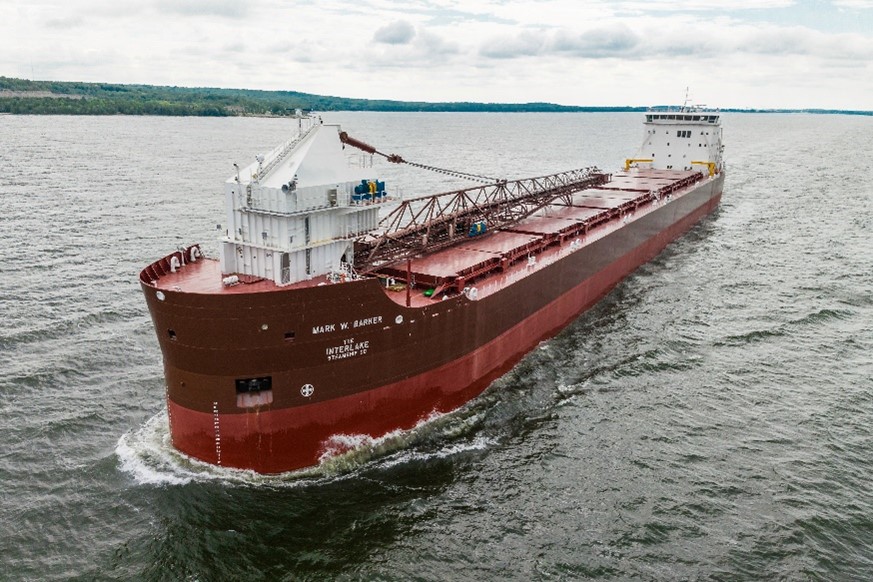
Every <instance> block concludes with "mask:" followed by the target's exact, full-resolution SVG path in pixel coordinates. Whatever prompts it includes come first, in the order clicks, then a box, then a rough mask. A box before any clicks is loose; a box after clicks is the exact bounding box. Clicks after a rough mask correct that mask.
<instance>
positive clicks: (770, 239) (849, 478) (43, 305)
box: [0, 113, 873, 580]
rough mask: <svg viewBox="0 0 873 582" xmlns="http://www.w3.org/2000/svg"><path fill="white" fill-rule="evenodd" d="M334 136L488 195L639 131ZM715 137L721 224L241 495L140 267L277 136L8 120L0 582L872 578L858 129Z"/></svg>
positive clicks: (492, 120) (869, 211) (628, 124)
mask: <svg viewBox="0 0 873 582" xmlns="http://www.w3.org/2000/svg"><path fill="white" fill-rule="evenodd" d="M324 117H325V121H326V122H341V123H342V124H343V126H344V129H346V130H348V131H349V132H350V133H351V134H352V135H355V136H357V137H359V138H361V139H364V140H365V141H369V142H371V143H373V144H374V145H377V146H378V147H380V149H383V150H384V151H390V152H396V153H399V154H401V155H403V156H404V157H405V158H406V159H409V160H413V161H418V162H422V163H426V164H432V165H435V166H444V167H449V168H455V169H460V170H465V171H470V172H474V173H481V174H485V175H489V176H497V177H507V178H512V177H524V176H531V175H538V174H544V173H548V172H554V171H560V170H565V169H571V168H577V167H584V166H588V165H598V166H600V167H601V168H604V169H608V170H611V169H615V168H617V167H618V166H619V163H620V161H621V160H622V159H623V158H624V157H627V156H629V155H632V154H634V153H635V149H636V146H637V145H638V143H639V141H640V140H641V138H642V132H643V131H642V116H641V115H639V114H581V115H575V114H555V115H552V114H509V115H507V114H378V113H337V114H329V115H325V116H324ZM723 117H724V128H725V129H724V132H725V141H726V156H727V159H728V162H729V174H728V178H727V182H726V187H725V194H724V198H723V200H722V206H721V208H720V209H719V210H718V211H717V212H716V213H715V214H714V215H712V216H711V217H709V218H708V219H706V220H705V221H704V222H702V223H701V224H700V225H698V226H697V227H696V228H695V229H694V230H693V231H691V232H690V233H689V234H688V235H686V236H685V237H684V238H682V239H680V240H679V241H677V242H675V243H674V244H672V245H671V246H670V247H668V249H667V250H666V251H665V252H664V253H663V254H662V255H660V256H659V257H658V258H656V259H655V260H654V261H653V262H651V263H650V264H648V265H645V266H643V267H642V268H641V269H640V270H639V271H637V272H636V273H635V274H634V275H633V276H631V277H630V278H629V279H627V280H626V281H625V282H624V283H623V284H622V285H620V286H619V287H618V288H616V289H615V290H614V291H613V292H612V293H611V294H610V295H608V296H607V297H606V298H605V299H604V300H603V301H602V302H601V303H600V304H598V305H597V306H596V307H594V308H593V309H592V310H590V311H589V312H588V313H586V314H585V315H583V316H582V317H581V318H580V319H579V320H578V321H576V322H575V323H574V324H572V325H571V326H570V327H569V328H567V329H566V330H565V331H564V332H563V333H561V334H560V335H559V336H558V337H556V338H554V339H553V340H551V341H549V342H545V343H543V344H541V345H540V346H539V347H538V348H537V349H536V350H535V351H534V352H532V353H531V354H530V355H529V356H528V357H527V358H526V359H525V360H524V361H523V362H522V363H521V364H519V365H518V366H517V367H516V368H515V369H514V370H513V371H512V372H510V373H509V374H507V375H506V376H505V377H503V378H502V379H500V380H498V381H497V382H496V383H495V384H494V385H493V386H492V387H491V388H490V389H489V390H488V391H487V392H486V393H485V394H484V395H483V396H482V397H480V398H479V399H477V400H476V401H474V402H473V403H471V404H470V405H468V406H467V407H465V408H464V409H462V410H460V411H458V412H456V413H453V414H450V415H446V416H443V417H440V418H436V419H432V420H431V421H430V422H429V423H427V424H425V425H423V426H421V427H419V428H418V429H416V430H413V431H411V432H408V433H398V434H393V435H388V436H387V437H385V438H383V439H379V440H377V441H367V442H364V441H360V442H358V443H356V444H357V445H358V446H357V448H356V449H354V450H353V452H352V453H350V454H349V455H347V456H345V457H342V458H337V459H334V460H332V461H331V462H329V463H328V464H326V465H325V466H322V467H319V468H317V469H315V470H312V471H309V472H306V473H302V474H297V475H286V476H278V477H259V476H256V475H252V474H248V473H243V472H234V471H226V470H216V469H214V468H211V467H208V466H205V465H202V464H199V463H196V462H192V461H190V460H188V459H186V458H184V457H182V456H181V455H179V454H177V453H174V452H173V451H172V449H171V448H169V446H168V444H167V427H166V412H165V408H164V402H163V397H164V396H163V395H164V390H163V378H162V367H161V357H160V352H159V349H158V345H157V341H156V339H155V337H154V333H153V330H152V328H151V322H150V320H149V317H148V314H147V312H146V309H145V304H144V301H143V298H142V297H141V294H140V291H139V288H138V284H137V280H136V278H137V273H138V271H139V269H140V268H141V267H142V266H143V265H145V264H147V263H149V262H151V261H152V260H154V259H155V258H157V257H159V256H163V255H164V254H166V253H167V252H169V251H171V250H173V249H175V248H177V247H178V246H179V245H180V244H183V243H190V242H196V241H203V242H206V243H208V244H207V248H211V249H213V251H214V250H215V249H216V248H217V245H216V244H215V243H214V242H213V241H214V240H215V237H216V230H215V225H216V223H219V222H222V220H223V214H222V204H223V198H222V194H221V192H222V182H223V181H224V180H225V179H226V178H227V177H228V176H229V175H230V174H231V173H232V164H233V163H234V162H238V163H240V164H241V165H242V164H243V163H247V162H248V161H249V160H251V159H253V156H254V154H256V153H259V152H263V151H266V150H269V149H271V148H272V147H273V146H275V145H276V144H278V143H280V142H281V141H282V140H284V139H286V138H287V137H288V131H289V122H288V121H281V120H267V119H219V120H210V119H172V118H132V117H100V118H87V117H84V118H83V117H26V116H23V117H15V116H0V162H2V168H3V169H2V172H0V200H2V204H3V209H2V212H0V239H2V243H3V244H2V245H0V312H2V316H3V322H4V325H3V326H2V328H0V370H2V372H3V373H2V375H0V397H2V398H0V407H2V408H0V412H2V416H0V437H2V443H3V444H2V447H0V500H2V501H0V527H2V530H0V531H2V535H0V560H2V564H0V567H2V570H0V579H8V580H61V579H83V580H92V579H96V580H104V579H136V580H298V579H303V580H306V579H308V580H324V579H366V580H371V579H380V580H409V579H419V580H448V579H468V580H469V579H481V580H502V579H509V580H532V579H533V580H537V579H540V580H542V579H558V580H561V579H567V580H570V579H582V578H593V579H619V580H621V579H640V580H673V579H677V580H686V579H691V580H696V579H714V580H736V579H761V580H774V579H787V580H794V579H822V580H831V579H840V580H848V579H856V580H865V579H870V578H871V577H873V487H871V485H870V477H869V476H870V474H871V472H873V356H871V354H873V242H871V241H873V185H871V184H873V179H871V178H870V177H869V175H868V174H869V172H868V168H869V167H870V166H871V164H873V154H871V152H873V118H863V117H848V116H845V117H843V116H805V115H739V114H726V115H724V116H723ZM380 170H384V172H383V174H382V175H384V176H386V177H387V179H388V183H389V186H390V187H393V188H394V189H395V190H400V191H402V192H403V193H404V194H405V195H407V196H408V195H413V194H424V193H430V192H437V191H442V190H444V189H449V188H450V187H452V186H455V185H457V183H456V182H444V180H445V177H443V176H441V175H439V174H422V173H421V172H418V171H410V170H409V169H407V168H404V167H398V166H391V167H383V166H380Z"/></svg>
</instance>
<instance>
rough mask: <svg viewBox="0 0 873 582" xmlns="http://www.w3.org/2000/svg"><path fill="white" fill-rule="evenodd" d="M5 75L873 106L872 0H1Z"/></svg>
mask: <svg viewBox="0 0 873 582" xmlns="http://www.w3.org/2000/svg"><path fill="white" fill-rule="evenodd" d="M0 14H2V15H3V16H2V18H0V75H3V76H7V77H20V78H27V79H36V80H55V81H90V82H107V83H141V84H150V85H176V86H185V87H229V88H245V89H268V90H290V91H302V92H306V93H315V94H320V95H333V96H340V97H357V98H367V99H397V100H404V101H437V102H446V101H476V102H500V103H526V102H549V103H559V104H564V105H634V106H648V105H664V104H681V103H682V102H683V101H684V100H685V93H686V88H688V91H689V94H690V101H692V102H694V103H697V104H705V105H708V106H710V107H722V108H729V107H740V108H825V109H862V110H873V0H821V1H818V0H796V1H794V0H757V1H750V0H684V1H682V2H677V1H672V0H647V1H643V0H629V1H623V0H618V1H604V2H601V1H596V0H595V1H591V2H587V1H579V0H518V1H515V0H402V1H398V0H323V1H322V0H319V1H315V0H300V1H280V0H138V1H136V2H130V1H128V0H27V1H23V0H0Z"/></svg>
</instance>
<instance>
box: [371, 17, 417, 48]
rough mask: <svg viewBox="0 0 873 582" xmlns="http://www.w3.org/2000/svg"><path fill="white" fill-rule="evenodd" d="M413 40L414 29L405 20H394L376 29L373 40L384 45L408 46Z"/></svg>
mask: <svg viewBox="0 0 873 582" xmlns="http://www.w3.org/2000/svg"><path fill="white" fill-rule="evenodd" d="M413 38H415V27H414V26H412V24H410V23H409V22H407V21H405V20H396V21H394V22H392V23H390V24H386V25H385V26H383V27H382V28H380V29H378V30H377V31H376V33H375V34H374V35H373V40H375V41H376V42H381V43H384V44H409V43H410V42H412V39H413Z"/></svg>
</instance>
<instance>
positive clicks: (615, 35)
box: [551, 26, 640, 58]
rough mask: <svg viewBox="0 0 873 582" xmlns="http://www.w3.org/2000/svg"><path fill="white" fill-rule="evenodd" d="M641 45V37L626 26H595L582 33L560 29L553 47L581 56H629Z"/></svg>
mask: <svg viewBox="0 0 873 582" xmlns="http://www.w3.org/2000/svg"><path fill="white" fill-rule="evenodd" d="M639 45H640V38H639V37H638V36H637V35H636V34H634V32H632V31H631V30H630V29H629V28H627V27H626V26H620V27H616V28H595V29H592V30H586V31H585V32H583V33H581V34H571V33H569V32H567V31H559V32H558V33H556V34H555V36H554V39H553V41H552V44H551V48H552V49H553V50H555V51H558V52H565V53H571V54H573V55H576V56H580V57H588V58H606V57H620V56H627V55H628V54H629V53H632V52H633V51H634V50H635V49H636V48H637V47H638V46H639Z"/></svg>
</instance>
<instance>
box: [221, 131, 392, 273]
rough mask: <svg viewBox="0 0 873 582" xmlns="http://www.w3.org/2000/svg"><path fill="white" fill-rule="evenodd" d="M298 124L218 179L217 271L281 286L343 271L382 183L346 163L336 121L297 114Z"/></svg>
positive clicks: (369, 222)
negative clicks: (221, 205)
mask: <svg viewBox="0 0 873 582" xmlns="http://www.w3.org/2000/svg"><path fill="white" fill-rule="evenodd" d="M298 130H299V132H298V135H297V136H296V137H295V138H293V139H291V140H290V141H288V142H286V143H285V144H283V145H282V146H280V147H278V148H276V149H275V150H273V152H271V153H270V154H268V155H266V156H258V157H257V158H256V159H257V161H256V162H255V163H254V164H252V165H250V166H249V167H247V168H244V169H238V170H237V175H235V176H233V177H232V178H230V179H229V180H228V181H227V183H226V184H225V199H226V208H227V224H228V227H227V230H226V231H225V236H224V237H223V238H222V239H221V257H220V258H221V271H222V273H223V274H225V275H227V276H230V275H239V276H244V275H247V276H250V277H255V278H262V279H269V280H271V281H273V282H275V283H276V284H277V285H288V284H291V283H296V282H298V281H303V280H307V279H311V278H312V277H316V276H319V275H326V274H329V273H336V274H341V273H345V272H348V271H349V270H350V266H351V265H352V263H353V259H354V257H353V252H354V248H353V239H354V238H355V237H356V236H357V235H359V234H360V233H363V232H366V231H368V230H371V229H373V228H375V227H376V224H377V222H378V215H379V206H380V204H378V202H381V201H382V200H384V199H385V198H386V197H385V195H384V184H382V183H381V182H376V181H375V180H373V181H371V179H372V178H374V177H373V176H371V175H369V174H367V173H366V170H365V169H362V168H361V167H360V165H361V164H360V163H359V164H357V166H358V167H350V164H349V162H348V160H347V159H346V154H345V152H344V151H343V144H342V142H340V139H339V131H340V128H339V126H338V125H325V124H322V123H321V120H320V119H318V118H313V117H302V116H298ZM362 181H363V184H364V185H365V186H363V187H362ZM376 184H378V185H379V190H378V191H377V188H376ZM356 187H358V188H359V193H358V194H355V188H356ZM362 190H366V191H367V192H366V194H362ZM241 279H242V280H245V278H244V277H241ZM228 282H229V283H232V282H235V281H234V280H233V279H232V278H231V279H228Z"/></svg>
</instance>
